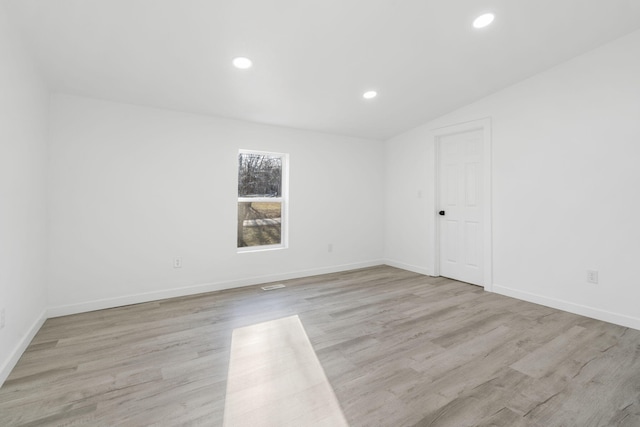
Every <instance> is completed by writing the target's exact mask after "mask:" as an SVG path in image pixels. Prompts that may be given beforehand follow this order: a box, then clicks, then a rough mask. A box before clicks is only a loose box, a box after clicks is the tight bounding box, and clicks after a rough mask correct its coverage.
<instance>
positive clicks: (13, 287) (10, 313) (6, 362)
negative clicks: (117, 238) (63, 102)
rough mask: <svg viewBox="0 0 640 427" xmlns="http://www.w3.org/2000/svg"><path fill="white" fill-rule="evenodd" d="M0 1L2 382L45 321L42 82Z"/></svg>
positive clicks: (44, 105) (44, 106)
mask: <svg viewBox="0 0 640 427" xmlns="http://www.w3.org/2000/svg"><path fill="white" fill-rule="evenodd" d="M25 52H26V51H25V50H24V49H23V47H22V44H21V42H20V40H19V38H18V37H17V33H16V32H15V31H14V29H13V28H12V27H11V24H10V22H9V20H8V19H7V16H6V12H5V9H4V4H2V3H0V310H2V309H5V310H6V326H5V327H4V328H3V329H0V384H2V382H3V381H4V379H5V378H6V377H7V376H8V374H9V372H10V371H11V369H12V368H13V366H14V365H15V363H16V362H17V360H18V358H19V357H20V355H21V354H22V351H23V350H24V348H25V347H26V345H28V344H29V341H30V340H31V337H32V335H33V334H34V333H35V331H37V329H38V328H39V327H40V325H41V324H42V322H43V321H44V309H45V295H46V290H45V286H46V283H45V276H44V265H45V254H46V252H45V249H46V245H45V240H46V211H45V200H46V193H45V192H46V187H45V168H46V112H47V104H48V98H47V93H46V91H45V89H44V85H43V83H42V82H41V80H40V79H39V77H38V74H37V71H36V70H35V68H34V65H33V63H32V61H31V60H30V58H29V57H28V56H27V55H26V53H25Z"/></svg>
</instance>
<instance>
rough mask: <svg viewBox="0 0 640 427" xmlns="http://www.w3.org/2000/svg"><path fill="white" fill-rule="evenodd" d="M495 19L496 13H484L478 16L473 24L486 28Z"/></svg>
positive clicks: (476, 26)
mask: <svg viewBox="0 0 640 427" xmlns="http://www.w3.org/2000/svg"><path fill="white" fill-rule="evenodd" d="M494 19H495V15H494V14H493V13H485V14H484V15H480V16H478V17H477V18H476V19H475V20H474V21H473V26H474V27H475V28H484V27H486V26H487V25H489V24H491V23H492V22H493V20H494Z"/></svg>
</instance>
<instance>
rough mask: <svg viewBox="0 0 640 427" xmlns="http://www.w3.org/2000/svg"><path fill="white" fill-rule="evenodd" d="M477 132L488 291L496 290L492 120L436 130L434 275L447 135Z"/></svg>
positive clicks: (434, 139) (484, 256) (434, 136)
mask: <svg viewBox="0 0 640 427" xmlns="http://www.w3.org/2000/svg"><path fill="white" fill-rule="evenodd" d="M474 130H480V131H482V180H483V184H482V187H483V188H482V197H483V200H482V201H483V204H484V206H483V209H482V211H483V212H482V213H483V224H482V226H483V233H482V239H483V242H482V246H483V248H482V250H483V254H482V256H483V263H482V264H483V265H482V268H483V274H482V276H483V287H484V290H485V291H489V292H491V291H492V290H493V244H492V243H493V242H492V238H493V233H492V215H491V212H492V198H491V188H492V185H491V170H492V168H491V159H492V155H491V118H490V117H487V118H484V119H479V120H473V121H469V122H463V123H458V124H454V125H448V126H444V127H440V128H436V129H433V142H434V149H435V156H434V158H435V165H434V166H435V167H434V171H435V174H434V175H435V176H434V181H433V182H434V184H435V188H434V196H435V197H434V211H433V224H432V225H433V230H434V237H435V238H434V239H433V244H434V247H433V249H434V250H433V255H434V259H433V272H434V276H440V219H439V216H438V213H437V212H438V211H439V210H440V207H441V204H440V202H441V200H440V199H441V194H440V156H441V154H440V153H441V147H440V146H441V144H442V142H441V140H442V138H443V137H445V136H450V135H455V134H458V133H464V132H471V131H474Z"/></svg>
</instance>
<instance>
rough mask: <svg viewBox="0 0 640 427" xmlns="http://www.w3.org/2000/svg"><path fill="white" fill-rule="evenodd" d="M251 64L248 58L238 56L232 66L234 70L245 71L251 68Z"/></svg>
mask: <svg viewBox="0 0 640 427" xmlns="http://www.w3.org/2000/svg"><path fill="white" fill-rule="evenodd" d="M252 65H253V62H251V60H250V59H249V58H245V57H244V56H239V57H237V58H234V59H233V66H234V67H236V68H240V69H241V70H246V69H247V68H251V66H252Z"/></svg>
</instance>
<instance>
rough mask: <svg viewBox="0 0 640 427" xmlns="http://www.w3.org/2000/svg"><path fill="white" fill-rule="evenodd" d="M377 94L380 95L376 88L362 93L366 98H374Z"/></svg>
mask: <svg viewBox="0 0 640 427" xmlns="http://www.w3.org/2000/svg"><path fill="white" fill-rule="evenodd" d="M376 96H378V92H376V91H375V90H370V91H368V92H365V93H363V94H362V97H363V98H364V99H373V98H375V97H376Z"/></svg>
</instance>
